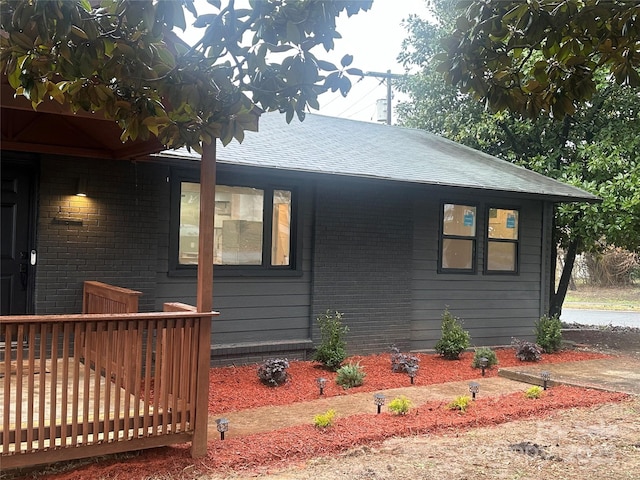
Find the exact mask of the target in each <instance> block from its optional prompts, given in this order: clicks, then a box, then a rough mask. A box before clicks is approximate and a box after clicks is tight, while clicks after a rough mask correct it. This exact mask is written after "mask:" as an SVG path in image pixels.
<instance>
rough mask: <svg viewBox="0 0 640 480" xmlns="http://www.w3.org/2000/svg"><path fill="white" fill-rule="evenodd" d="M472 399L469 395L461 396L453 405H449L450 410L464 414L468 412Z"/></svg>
mask: <svg viewBox="0 0 640 480" xmlns="http://www.w3.org/2000/svg"><path fill="white" fill-rule="evenodd" d="M471 401H472V400H471V397H470V396H469V395H460V396H459V397H456V398H454V399H453V401H452V402H451V403H449V404H448V405H447V408H448V409H449V410H460V411H461V412H462V413H465V412H466V411H467V408H469V405H470V404H471Z"/></svg>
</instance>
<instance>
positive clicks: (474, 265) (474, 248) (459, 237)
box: [437, 200, 480, 275]
mask: <svg viewBox="0 0 640 480" xmlns="http://www.w3.org/2000/svg"><path fill="white" fill-rule="evenodd" d="M448 204H450V205H464V206H468V207H474V208H475V209H476V218H475V222H476V230H475V235H474V236H473V237H469V236H462V235H445V234H444V206H445V205H448ZM479 211H480V207H479V205H478V204H477V203H475V202H466V201H460V200H458V201H449V200H443V201H441V202H440V214H439V216H438V218H439V220H438V221H439V227H438V272H437V273H439V274H440V273H445V274H463V275H475V274H476V273H477V271H478V267H477V265H478V257H477V255H478V226H479V225H480V222H479V220H480V219H479V215H478V212H479ZM446 239H452V240H470V241H471V242H472V247H471V268H445V267H443V266H442V254H443V249H444V240H446Z"/></svg>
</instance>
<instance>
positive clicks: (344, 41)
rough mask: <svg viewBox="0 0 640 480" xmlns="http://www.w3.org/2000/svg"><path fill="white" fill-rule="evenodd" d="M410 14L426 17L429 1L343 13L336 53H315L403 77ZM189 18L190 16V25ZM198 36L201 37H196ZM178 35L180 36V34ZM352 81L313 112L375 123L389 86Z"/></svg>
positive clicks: (379, 2) (387, 2)
mask: <svg viewBox="0 0 640 480" xmlns="http://www.w3.org/2000/svg"><path fill="white" fill-rule="evenodd" d="M328 1H331V0H328ZM196 5H197V8H198V13H204V12H205V11H206V3H204V0H200V1H199V2H197V3H196ZM410 14H417V15H418V16H420V17H422V18H427V17H428V15H427V8H426V0H374V1H373V6H372V7H371V8H370V9H369V10H368V11H366V12H363V11H361V12H360V13H358V14H357V15H354V16H351V17H347V15H346V14H345V13H343V14H342V15H341V16H340V17H339V18H338V20H337V26H336V28H337V30H338V32H339V33H340V34H341V35H342V38H341V39H338V40H336V41H335V48H334V50H332V51H331V52H328V53H327V52H325V51H324V49H320V50H319V51H315V52H314V53H315V54H316V56H318V58H321V59H323V60H328V61H330V62H332V63H334V64H336V65H339V64H340V59H341V58H342V57H343V56H344V55H345V54H350V55H353V57H354V60H353V63H352V64H351V65H350V66H351V67H354V68H359V69H361V70H362V71H363V72H386V71H387V70H391V73H398V74H403V73H404V68H403V67H402V65H401V64H399V63H398V62H397V60H396V58H397V56H398V54H399V53H400V48H401V44H402V40H404V39H405V38H406V37H407V32H406V30H405V29H404V28H403V27H402V26H401V23H402V20H403V19H406V18H408V17H409V15H410ZM189 18H190V17H189V16H188V18H187V23H189ZM196 33H197V35H198V36H195V35H196ZM178 34H179V35H181V32H178ZM192 35H193V37H191V36H192ZM200 35H202V31H201V30H194V31H193V33H189V29H188V31H187V33H186V34H184V36H185V37H186V39H187V41H189V40H190V39H197V38H199V36H200ZM352 81H353V82H354V83H353V86H352V88H351V91H350V92H349V94H348V95H347V97H346V98H345V97H342V95H341V94H340V92H335V93H332V92H327V93H324V94H322V95H321V96H320V97H319V99H318V101H319V103H320V110H311V113H319V114H321V115H327V116H332V117H342V118H350V119H352V120H361V121H370V122H376V121H377V116H378V115H377V113H376V101H377V100H378V99H386V96H387V86H386V83H384V80H382V79H376V78H374V77H368V76H366V77H364V78H362V79H359V77H352ZM405 99H406V97H402V95H399V94H397V93H395V94H394V98H393V99H392V105H395V104H397V102H398V101H399V100H405ZM392 111H393V110H392ZM394 118H395V116H394ZM384 120H386V117H385V118H384Z"/></svg>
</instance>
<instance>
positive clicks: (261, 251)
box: [2, 112, 597, 364]
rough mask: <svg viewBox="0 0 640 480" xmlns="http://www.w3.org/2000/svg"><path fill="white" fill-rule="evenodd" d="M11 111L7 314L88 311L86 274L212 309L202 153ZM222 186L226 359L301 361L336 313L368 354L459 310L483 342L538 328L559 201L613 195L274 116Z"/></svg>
mask: <svg viewBox="0 0 640 480" xmlns="http://www.w3.org/2000/svg"><path fill="white" fill-rule="evenodd" d="M4 115H5V112H3V119H2V120H3V121H2V124H3V125H2V142H3V143H2V207H3V208H2V211H3V214H2V215H3V216H2V228H3V234H2V252H3V255H2V257H3V260H2V261H3V264H2V270H3V272H2V273H3V275H2V277H3V280H2V315H8V314H13V315H14V314H21V313H35V314H62V313H73V312H76V313H77V312H80V311H81V308H82V306H81V302H82V285H83V282H84V281H85V280H99V281H102V282H106V283H110V284H114V285H118V286H121V287H126V288H130V289H134V290H138V291H140V292H142V296H141V297H140V299H139V305H140V310H141V311H158V310H161V307H162V304H163V303H164V302H173V301H181V302H185V303H189V304H194V303H195V298H196V263H197V258H198V242H197V235H198V216H199V209H198V205H199V178H198V175H199V171H200V170H199V163H200V161H199V156H198V155H196V154H195V153H189V152H187V151H166V152H162V153H160V154H157V155H147V154H145V155H142V156H141V155H138V154H137V153H136V151H135V149H134V150H132V151H131V152H130V153H129V154H128V155H126V158H128V160H126V161H123V160H114V159H110V158H109V152H108V151H106V150H104V149H103V150H102V152H103V153H104V154H103V155H100V158H96V155H95V154H94V153H92V152H93V151H94V150H92V149H93V148H95V146H96V144H95V141H94V139H92V138H91V137H90V135H89V132H83V130H82V129H83V126H82V122H81V121H79V122H77V124H73V125H72V124H71V123H69V125H68V127H69V130H68V131H69V133H68V136H65V141H66V142H67V143H68V148H66V150H65V149H62V150H58V152H59V153H58V154H56V155H54V154H51V153H47V150H46V149H44V148H42V149H41V148H39V147H38V142H39V141H40V139H41V138H42V137H46V136H47V127H46V123H42V122H40V123H37V122H31V123H28V122H24V124H18V123H15V122H13V123H12V122H10V123H9V124H7V120H8V119H7V118H5V117H4ZM18 125H19V126H20V128H19V129H18V128H17V127H18ZM58 135H60V134H59V133H58ZM20 136H22V137H23V140H24V139H28V141H27V142H24V141H23V142H22V143H20V142H18V141H17V140H19V138H18V137H20ZM18 145H20V147H18ZM24 145H27V147H25V146H24ZM18 149H19V150H20V151H18ZM118 156H120V157H122V156H123V155H122V154H120V155H118ZM216 184H217V187H216V206H215V228H214V231H215V233H214V241H215V249H214V259H215V262H214V263H215V266H214V294H213V295H214V298H213V305H214V309H215V310H217V311H219V312H220V316H218V317H215V318H214V319H213V324H212V337H211V344H212V350H211V361H212V364H225V363H227V364H228V363H231V362H236V363H239V362H247V361H257V360H260V359H262V358H266V357H273V356H288V357H289V358H304V357H305V356H306V355H307V354H308V353H309V352H310V351H311V349H312V348H313V345H314V343H317V341H318V340H319V338H318V330H317V328H316V322H315V319H316V317H317V316H318V315H319V314H320V313H322V312H325V311H326V310H332V311H335V310H337V311H340V312H343V313H344V319H345V322H346V324H347V325H348V326H349V329H350V331H349V333H348V336H347V349H348V352H349V353H351V354H365V353H371V352H380V351H386V350H387V349H388V347H389V345H391V344H396V345H397V346H398V347H400V348H401V349H403V350H423V349H429V348H433V346H434V345H435V343H436V341H437V340H438V339H439V338H440V322H441V315H442V313H443V311H444V310H445V308H448V309H449V310H450V311H451V312H452V313H453V314H454V315H456V316H458V317H460V318H462V319H463V321H464V327H465V328H466V329H467V330H469V331H470V333H471V337H472V344H474V345H501V344H508V343H509V342H510V340H511V338H512V337H520V338H531V336H532V333H533V325H534V321H535V320H537V319H538V318H539V317H540V316H541V315H543V314H544V313H545V312H546V311H547V309H548V301H549V292H548V285H549V278H550V275H552V272H551V271H550V251H551V241H552V240H551V231H552V221H553V205H554V203H557V202H584V201H587V202H588V201H595V200H597V199H596V197H594V196H593V195H591V194H589V193H586V192H584V191H582V190H580V189H577V188H574V187H572V186H569V185H565V184H563V183H560V182H557V181H555V180H552V179H549V178H547V177H544V176H542V175H539V174H536V173H534V172H531V171H528V170H526V169H524V168H521V167H518V166H515V165H512V164H510V163H508V162H505V161H502V160H500V159H497V158H495V157H492V156H489V155H486V154H484V153H481V152H478V151H476V150H473V149H471V148H468V147H465V146H462V145H459V144H456V143H455V142H451V141H449V140H446V139H443V138H441V137H438V136H436V135H432V134H429V133H427V132H424V131H420V130H414V129H407V128H400V127H390V126H386V125H378V124H372V123H365V122H357V121H351V120H345V119H339V118H331V117H324V116H320V115H307V118H306V120H305V121H304V122H293V123H291V124H289V125H287V124H286V122H285V119H284V116H282V115H279V114H276V113H273V114H265V115H263V116H262V117H261V119H260V132H259V133H247V135H246V137H245V140H244V142H243V143H242V144H237V143H232V144H230V145H228V146H227V147H224V148H222V147H220V148H218V152H217V181H216ZM80 190H82V191H80ZM78 193H80V194H84V195H85V196H78V195H77V194H78ZM212 214H213V212H212ZM9 229H14V230H15V231H14V232H13V234H12V235H7V234H5V232H8V231H9ZM12 262H13V263H12ZM10 272H13V275H9V273H10Z"/></svg>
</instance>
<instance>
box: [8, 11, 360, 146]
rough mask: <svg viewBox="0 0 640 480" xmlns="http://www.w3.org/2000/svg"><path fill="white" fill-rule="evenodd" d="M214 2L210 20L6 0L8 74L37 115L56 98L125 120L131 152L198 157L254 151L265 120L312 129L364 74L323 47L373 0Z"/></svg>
mask: <svg viewBox="0 0 640 480" xmlns="http://www.w3.org/2000/svg"><path fill="white" fill-rule="evenodd" d="M208 3H209V4H210V7H211V9H212V12H213V13H207V14H202V15H199V16H198V13H197V11H196V7H195V5H194V0H103V1H102V2H101V3H100V5H99V6H97V7H96V4H97V2H90V1H89V0H75V1H70V0H0V28H1V29H2V35H0V67H1V68H2V71H3V73H4V74H5V75H6V76H7V79H8V82H9V84H10V85H11V86H12V87H13V88H14V89H15V90H16V93H17V94H18V95H24V96H25V97H26V98H27V99H29V100H30V101H31V103H32V105H33V107H34V108H37V106H38V105H39V104H40V103H42V102H46V101H50V100H51V99H53V100H55V101H57V102H59V103H60V104H67V105H68V106H69V107H70V108H71V109H73V110H74V111H78V110H85V111H88V112H101V113H102V114H103V115H104V116H105V117H106V118H108V119H113V120H114V121H116V122H117V123H118V124H119V126H120V127H121V128H122V130H123V133H122V137H121V138H122V140H123V141H125V140H127V139H129V138H131V139H136V138H138V137H140V138H142V139H146V138H148V137H149V135H151V134H153V135H156V136H157V137H158V138H159V140H160V141H161V142H162V143H163V144H164V145H166V146H168V147H171V148H178V147H181V146H187V147H190V148H194V149H195V150H196V151H201V142H203V141H204V142H206V143H210V142H211V141H212V139H214V138H220V139H221V141H222V143H223V144H227V143H229V142H230V141H231V140H232V139H233V138H236V139H237V140H238V141H242V139H243V138H244V131H245V130H253V131H256V130H257V123H258V117H259V115H260V114H261V113H262V112H263V111H276V110H277V111H280V112H282V113H285V114H286V118H287V121H288V122H290V121H291V120H292V119H293V117H294V116H297V117H298V118H299V119H300V120H302V119H303V118H304V115H305V111H306V110H307V109H308V108H313V109H318V108H319V103H318V95H319V94H321V93H322V92H324V91H327V90H331V91H334V92H335V91H338V90H339V91H340V92H341V93H342V94H343V95H346V94H347V92H348V90H349V89H350V87H351V82H350V80H349V78H348V75H350V74H359V73H361V72H359V71H358V70H357V69H354V68H349V66H350V64H351V62H352V57H351V56H350V55H347V56H345V57H344V58H343V59H342V62H341V65H340V66H339V67H337V66H335V65H333V64H332V63H329V62H327V61H325V60H322V59H320V58H317V57H316V53H315V52H316V50H317V48H314V47H322V48H324V50H325V51H329V50H331V49H332V48H333V46H334V40H335V39H338V38H340V34H339V33H338V32H337V31H336V18H337V17H338V16H339V15H340V13H341V12H346V14H347V15H349V16H351V15H353V14H356V13H358V12H359V11H361V10H368V9H369V8H370V6H371V3H372V1H371V0H334V1H331V2H327V1H324V0H305V1H299V0H248V8H237V7H236V5H235V0H227V1H226V3H225V4H224V5H223V4H222V2H221V0H208ZM185 10H187V11H188V12H190V13H191V14H192V15H193V16H194V17H195V23H194V26H195V27H197V28H200V29H202V31H203V32H204V33H203V34H202V37H201V38H200V40H199V41H197V42H196V43H195V45H193V46H189V45H187V44H185V43H184V42H182V41H181V40H180V39H178V37H176V36H175V35H174V34H173V33H172V30H173V29H174V27H177V28H179V29H182V30H184V29H185V28H186V19H185ZM312 50H313V52H312Z"/></svg>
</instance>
